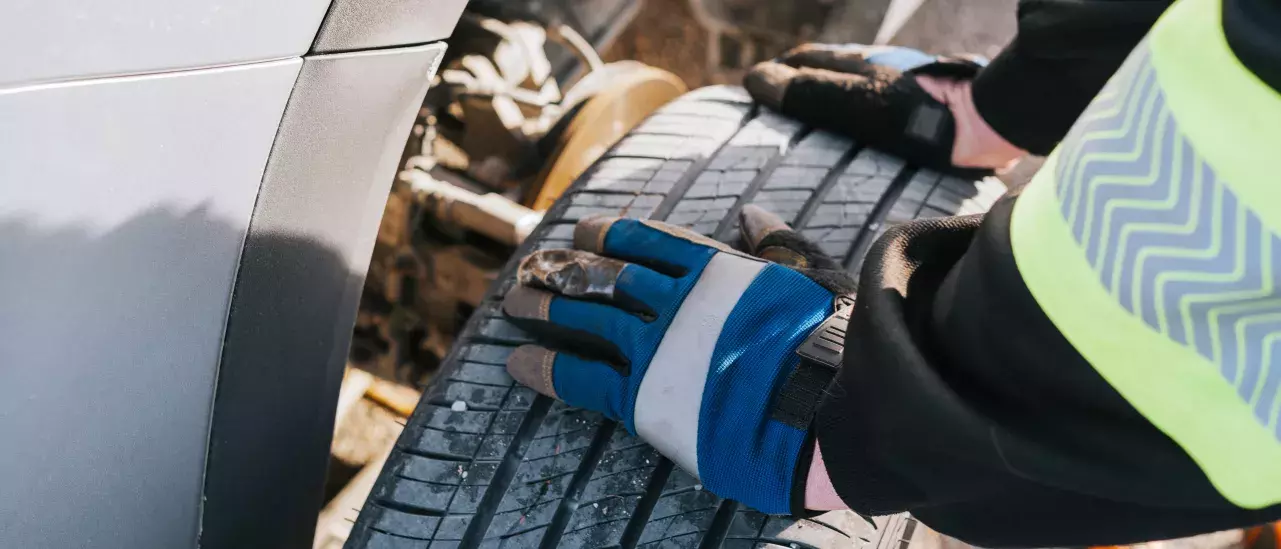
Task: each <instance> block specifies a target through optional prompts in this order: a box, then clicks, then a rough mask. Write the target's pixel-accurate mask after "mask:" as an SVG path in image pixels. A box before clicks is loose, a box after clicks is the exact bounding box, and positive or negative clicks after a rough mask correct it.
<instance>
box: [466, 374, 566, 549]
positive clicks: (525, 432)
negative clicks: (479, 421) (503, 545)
mask: <svg viewBox="0 0 1281 549" xmlns="http://www.w3.org/2000/svg"><path fill="white" fill-rule="evenodd" d="M551 406H552V399H550V398H548V397H546V396H544V395H538V398H536V399H534V403H533V404H531V405H530V407H529V412H527V413H526V415H525V418H524V420H522V421H521V423H520V428H519V429H517V430H516V436H515V437H514V438H513V439H512V442H511V445H510V446H508V447H507V453H506V454H504V455H503V461H502V462H501V464H500V465H499V466H498V469H497V470H496V471H494V478H493V480H491V481H490V482H489V486H488V487H486V488H485V495H484V496H481V499H480V505H479V506H478V507H477V508H476V514H475V515H473V516H472V520H471V522H470V523H468V524H467V530H466V531H465V532H463V539H462V540H461V541H459V542H458V547H460V548H466V547H472V548H474V547H480V542H481V540H483V539H484V537H485V531H486V530H488V529H489V523H491V522H493V520H494V513H495V512H496V511H497V510H498V504H499V502H501V501H502V499H503V495H504V494H506V493H507V489H508V488H509V487H510V486H511V483H512V480H514V479H515V478H516V471H517V469H519V468H520V462H521V459H522V458H524V457H525V451H526V450H528V449H529V445H530V444H531V443H532V442H533V441H534V435H535V434H537V433H538V427H539V426H540V425H542V423H543V418H545V417H547V411H548V410H550V409H551Z"/></svg>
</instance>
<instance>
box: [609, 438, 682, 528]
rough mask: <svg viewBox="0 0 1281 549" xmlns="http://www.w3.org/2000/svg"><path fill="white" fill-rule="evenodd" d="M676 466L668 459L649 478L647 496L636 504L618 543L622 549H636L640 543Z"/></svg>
mask: <svg viewBox="0 0 1281 549" xmlns="http://www.w3.org/2000/svg"><path fill="white" fill-rule="evenodd" d="M675 466H676V465H675V464H674V463H672V460H670V459H667V458H662V459H660V460H659V461H658V466H657V467H655V468H654V473H653V474H651V475H650V476H649V484H647V485H646V486H645V495H644V496H642V497H641V500H640V501H639V502H637V503H636V509H635V510H633V511H632V517H631V518H630V519H628V521H627V526H626V527H624V528H623V535H622V537H621V538H620V539H619V542H618V546H619V547H620V549H634V548H635V547H636V544H638V543H640V538H641V534H642V533H644V532H645V525H646V524H647V523H649V517H650V515H653V514H654V507H655V506H657V505H658V500H659V498H661V497H663V486H666V485H667V478H668V477H670V476H671V475H672V469H673V468H674V467H675Z"/></svg>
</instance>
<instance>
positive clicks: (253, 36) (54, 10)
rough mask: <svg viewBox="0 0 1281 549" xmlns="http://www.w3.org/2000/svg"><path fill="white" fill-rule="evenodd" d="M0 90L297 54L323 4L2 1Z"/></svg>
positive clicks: (296, 0) (298, 0) (297, 0)
mask: <svg viewBox="0 0 1281 549" xmlns="http://www.w3.org/2000/svg"><path fill="white" fill-rule="evenodd" d="M3 6H4V7H3V8H0V52H4V53H3V54H0V88H4V87H8V86H16V85H22V84H29V83H36V82H47V81H57V80H68V79H71V78H79V77H89V76H104V75H123V74H137V73H142V72H155V71H162V70H172V69H183V68H197V67H210V66H214V65H226V64H231V63H240V62H248V61H262V60H268V59H278V58H284V57H291V56H297V55H301V54H302V53H303V52H306V51H307V48H308V47H309V46H310V45H311V41H312V38H313V37H315V35H316V29H318V28H319V27H320V21H321V19H323V18H324V16H325V10H326V9H327V8H328V7H329V0H266V1H263V0H195V1H187V0H179V1H175V0H56V1H47V0H45V1H42V0H5V1H4V2H3Z"/></svg>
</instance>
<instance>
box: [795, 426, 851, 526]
mask: <svg viewBox="0 0 1281 549" xmlns="http://www.w3.org/2000/svg"><path fill="white" fill-rule="evenodd" d="M806 477H807V478H806V480H805V508H806V509H809V510H811V511H834V510H837V509H847V508H848V507H849V506H847V505H845V502H843V501H841V497H840V496H838V495H837V494H836V488H835V487H834V486H832V479H831V478H830V477H829V476H828V475H827V465H826V464H824V463H823V452H821V451H820V450H819V445H818V441H817V440H815V441H814V457H813V459H812V461H810V470H809V474H808V475H806Z"/></svg>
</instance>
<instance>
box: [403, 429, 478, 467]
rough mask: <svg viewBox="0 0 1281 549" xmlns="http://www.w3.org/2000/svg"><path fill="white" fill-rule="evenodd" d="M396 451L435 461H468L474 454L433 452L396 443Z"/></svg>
mask: <svg viewBox="0 0 1281 549" xmlns="http://www.w3.org/2000/svg"><path fill="white" fill-rule="evenodd" d="M433 430H434V431H439V429H433ZM442 432H447V431H442ZM396 451H397V452H400V453H402V454H409V455H411V456H415V457H420V458H427V459H431V460H436V461H454V462H458V463H470V462H471V461H473V460H474V456H464V455H459V454H446V453H443V452H433V451H431V450H423V449H420V448H414V447H412V446H400V445H397V446H396Z"/></svg>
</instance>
